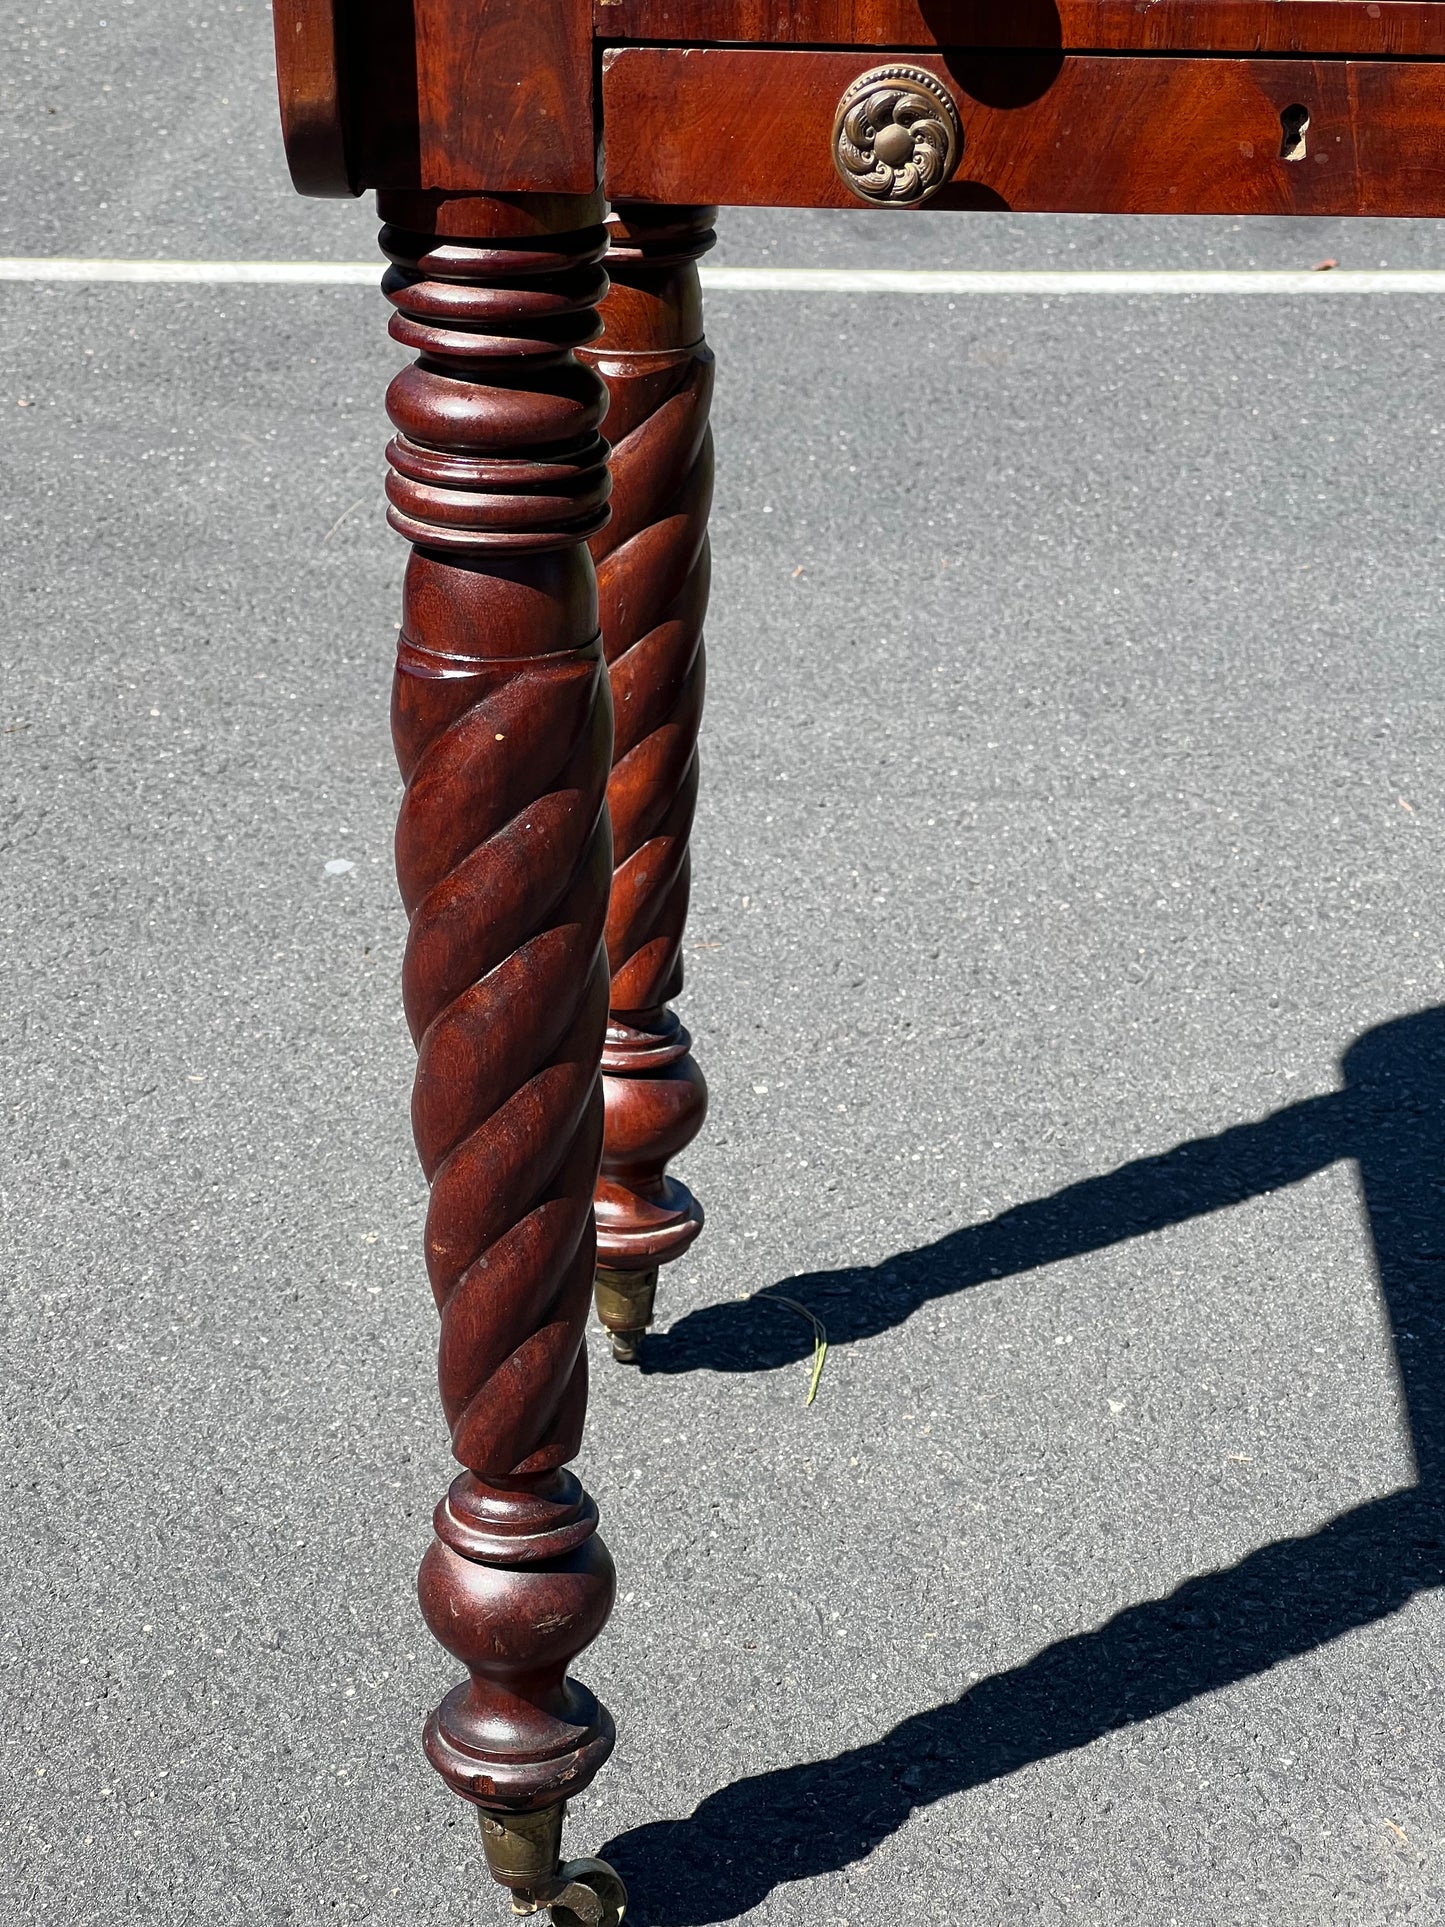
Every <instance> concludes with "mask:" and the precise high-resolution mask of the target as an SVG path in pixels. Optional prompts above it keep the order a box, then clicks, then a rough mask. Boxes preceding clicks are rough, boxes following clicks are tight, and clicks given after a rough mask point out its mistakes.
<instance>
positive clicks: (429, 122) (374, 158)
mask: <svg viewBox="0 0 1445 1927" xmlns="http://www.w3.org/2000/svg"><path fill="white" fill-rule="evenodd" d="M275 6H276V11H275V30H276V66H277V75H278V79H279V82H280V92H281V125H282V132H283V135H284V138H285V141H286V155H287V160H288V162H289V164H290V168H291V178H292V179H293V181H294V182H295V183H296V186H297V188H298V189H299V190H300V192H301V193H303V194H316V195H345V194H359V193H360V192H361V191H362V190H363V189H364V188H368V187H376V188H438V189H445V190H447V191H449V192H452V193H459V192H460V193H476V192H490V191H506V192H510V193H534V192H535V193H547V194H590V193H592V192H593V191H594V190H595V189H596V186H597V129H596V127H595V125H594V115H593V103H592V74H593V59H592V25H591V21H590V19H589V18H588V13H587V7H586V5H585V0H525V4H519V3H516V0H512V3H509V0H486V3H485V4H481V3H480V0H346V4H345V5H342V4H341V0H275Z"/></svg>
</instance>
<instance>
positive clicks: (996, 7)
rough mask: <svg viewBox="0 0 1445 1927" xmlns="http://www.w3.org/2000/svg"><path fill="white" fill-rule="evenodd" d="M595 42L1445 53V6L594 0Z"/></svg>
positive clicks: (1275, 0) (1247, 0) (1317, 1)
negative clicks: (636, 41)
mask: <svg viewBox="0 0 1445 1927" xmlns="http://www.w3.org/2000/svg"><path fill="white" fill-rule="evenodd" d="M593 18H594V21H595V23H596V31H597V35H598V38H599V39H602V40H607V41H619V40H652V41H661V40H673V41H689V42H702V41H709V40H712V41H752V42H756V43H758V44H760V45H764V44H778V45H794V46H798V45H810V46H836V47H893V48H907V47H913V48H919V47H1061V48H1066V49H1070V50H1076V51H1078V52H1090V51H1092V52H1128V51H1134V52H1138V53H1242V54H1253V53H1261V54H1266V53H1267V54H1291V53H1293V54H1320V55H1323V54H1374V55H1381V56H1390V55H1393V56H1396V57H1401V56H1406V57H1416V56H1421V55H1430V54H1436V55H1439V54H1445V4H1441V0H1146V4H1140V0H594V9H593Z"/></svg>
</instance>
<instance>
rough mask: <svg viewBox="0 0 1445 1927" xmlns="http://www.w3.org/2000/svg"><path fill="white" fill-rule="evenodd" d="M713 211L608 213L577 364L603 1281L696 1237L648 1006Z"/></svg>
mask: <svg viewBox="0 0 1445 1927" xmlns="http://www.w3.org/2000/svg"><path fill="white" fill-rule="evenodd" d="M716 211H717V210H716V209H715V208H710V207H688V208H653V209H649V208H626V207H624V208H621V209H618V210H617V211H616V212H615V213H614V215H613V218H612V221H611V223H610V230H611V247H610V249H609V251H608V256H607V266H608V271H609V273H610V275H611V279H612V288H611V292H610V293H609V294H608V296H607V299H606V301H605V302H604V304H603V309H602V318H603V324H604V334H603V339H602V343H601V346H600V347H599V348H597V349H596V350H594V351H592V352H591V353H590V354H588V355H586V356H585V357H584V358H585V359H586V360H587V361H589V362H590V364H591V365H592V366H593V367H595V368H596V369H597V371H598V373H599V374H600V375H601V376H602V377H603V379H604V380H605V382H606V383H607V388H608V392H609V394H610V396H611V408H610V411H609V414H608V429H609V433H610V434H611V436H612V440H613V453H612V480H613V498H612V520H611V522H610V524H609V525H608V527H607V528H606V529H604V530H602V531H601V532H600V533H599V534H597V535H595V536H594V537H593V538H592V554H593V558H594V560H595V561H596V564H597V586H598V593H599V596H600V600H601V607H602V636H603V645H604V648H605V650H606V654H607V661H608V664H609V666H610V673H611V679H612V700H613V711H614V715H615V718H616V744H615V749H614V761H613V768H612V778H611V781H610V783H609V784H608V790H607V801H608V808H609V810H610V813H611V817H612V835H613V842H614V846H615V863H616V869H615V872H614V874H613V880H612V901H611V907H610V909H609V911H608V916H607V956H608V962H609V965H610V966H611V971H612V1012H611V1017H610V1019H609V1023H608V1030H607V1046H606V1050H605V1052H604V1055H603V1060H602V1061H603V1069H604V1071H605V1072H606V1076H605V1078H604V1085H605V1089H606V1095H607V1135H606V1148H605V1151H604V1154H603V1163H602V1179H601V1182H600V1184H599V1186H598V1190H597V1258H598V1263H599V1265H601V1266H603V1267H604V1268H605V1269H607V1270H610V1271H613V1272H618V1273H634V1274H636V1273H646V1272H649V1271H653V1270H655V1269H656V1267H657V1266H658V1265H660V1264H666V1263H667V1262H668V1261H669V1260H670V1259H673V1258H676V1257H678V1256H679V1255H680V1254H681V1253H682V1252H683V1251H684V1250H685V1249H686V1248H687V1246H688V1245H689V1244H691V1242H692V1240H693V1239H694V1237H696V1235H697V1233H698V1231H699V1230H700V1229H701V1227H702V1211H701V1208H700V1207H699V1206H698V1204H697V1202H696V1201H695V1199H694V1198H693V1196H692V1194H691V1192H689V1191H688V1190H687V1188H686V1187H685V1186H684V1185H682V1184H680V1183H679V1182H678V1181H677V1180H676V1179H675V1178H671V1177H669V1176H667V1174H666V1165H667V1161H668V1159H669V1158H671V1157H674V1156H676V1154H677V1153H678V1152H679V1151H681V1150H682V1149H683V1148H684V1147H685V1146H686V1145H687V1144H689V1143H691V1141H692V1139H693V1138H694V1137H695V1136H696V1134H697V1132H698V1130H699V1128H700V1127H701V1125H702V1121H703V1116H704V1113H705V1111H706V1109H707V1087H706V1085H705V1084H704V1083H703V1080H702V1074H701V1072H700V1071H699V1070H698V1068H697V1066H696V1065H695V1064H694V1062H693V1060H692V1057H691V1055H690V1052H689V1044H690V1042H691V1040H690V1038H689V1036H688V1033H687V1032H686V1031H685V1030H684V1029H683V1028H682V1026H681V1025H680V1024H679V1023H678V1021H677V1018H676V1017H675V1016H674V1015H673V1013H672V1012H671V1011H670V1010H668V1009H666V1008H665V1006H666V1004H667V1003H668V1001H669V999H671V998H673V997H675V996H676V995H677V993H678V992H679V991H680V990H681V988H682V937H683V926H684V924H685V922H686V920H687V904H688V891H689V884H690V874H691V873H690V863H689V856H688V837H689V833H690V831H691V829H692V818H693V810H694V807H695V804H696V801H697V775H698V764H697V733H698V725H699V722H700V720H701V716H702V699H703V681H704V659H703V640H702V625H703V616H704V614H705V611H706V608H707V593H708V581H709V575H710V556H709V550H708V540H707V517H708V510H709V508H710V507H711V505H712V467H713V458H712V434H711V431H710V429H709V427H708V409H709V405H710V403H711V400H712V377H713V363H712V355H711V353H710V351H709V349H708V346H707V343H706V342H705V341H704V340H703V336H702V297H701V292H700V289H699V285H698V277H697V266H696V263H697V259H698V257H699V256H700V255H702V254H704V253H705V252H706V251H707V249H708V248H710V247H711V246H712V244H713V239H714V235H713V228H712V222H713V218H714V216H715V214H716Z"/></svg>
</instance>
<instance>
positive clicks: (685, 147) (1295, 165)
mask: <svg viewBox="0 0 1445 1927" xmlns="http://www.w3.org/2000/svg"><path fill="white" fill-rule="evenodd" d="M871 64H873V63H872V61H871V60H870V57H869V56H868V55H867V54H865V53H862V52H857V53H823V52H808V53H804V52H794V51H786V50H768V49H753V48H721V47H715V48H694V49H685V48H655V47H646V48H645V47H635V48H631V47H629V48H622V49H619V50H615V51H613V52H611V53H609V54H608V55H607V56H605V58H604V61H603V81H602V95H603V105H604V111H605V115H606V124H607V169H606V191H607V193H608V195H609V196H610V197H611V198H613V199H627V200H656V201H701V200H705V199H706V200H712V201H718V202H722V203H724V204H726V205H732V206H764V207H861V206H862V205H863V203H862V202H860V201H859V200H858V199H857V198H856V197H855V196H854V195H853V194H852V193H851V192H850V190H849V189H848V188H847V187H846V186H845V185H844V183H843V181H842V180H841V178H840V177H839V175H838V172H837V169H836V168H835V166H834V161H833V144H832V124H833V114H834V110H835V108H836V106H837V103H838V100H839V98H840V96H841V95H842V93H843V91H844V89H845V88H846V87H847V86H848V85H849V83H850V82H851V81H852V80H854V79H855V78H856V77H857V76H858V75H859V74H860V73H862V72H864V71H866V69H867V68H868V66H870V65H871ZM916 64H918V65H919V66H922V67H926V68H927V69H928V70H929V72H931V73H933V74H935V75H937V76H938V78H939V79H941V80H943V81H945V82H946V83H947V84H948V86H949V87H950V89H951V91H952V93H953V97H954V99H955V101H956V103H957V105H958V108H959V112H960V115H961V118H962V121H963V128H964V148H963V154H962V157H961V160H960V162H959V166H958V169H957V172H956V174H955V176H954V179H953V181H952V183H951V184H950V185H949V186H948V187H946V188H945V189H944V190H943V191H942V192H941V193H940V194H939V195H938V197H937V198H936V199H935V200H934V201H932V202H931V203H930V205H931V206H934V207H954V208H1010V209H1016V210H1019V211H1021V212H1045V211H1058V212H1063V213H1079V214H1400V215H1404V214H1421V215H1424V214H1442V213H1445V66H1441V65H1437V64H1434V63H1411V62H1395V61H1344V60H1324V61H1302V60H1181V59H1154V58H1149V57H1144V56H1122V57H1119V56H1110V55H1097V56H1091V55H1060V54H1045V53H1040V54H995V53H976V52H968V53H950V54H932V55H926V56H919V57H918V59H917V63H916ZM1301 107H1302V108H1304V109H1305V110H1306V111H1307V114H1308V127H1307V129H1306V132H1305V135H1304V138H1303V141H1302V142H1297V143H1289V142H1287V140H1286V134H1287V123H1293V122H1294V121H1295V120H1296V119H1297V118H1298V117H1297V115H1294V114H1292V113H1291V111H1290V110H1292V109H1298V108H1301ZM1288 146H1292V147H1293V150H1294V152H1295V153H1296V156H1297V157H1296V158H1293V159H1286V158H1284V155H1283V153H1282V149H1283V148H1286V147H1288Z"/></svg>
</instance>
